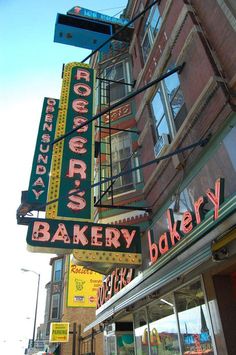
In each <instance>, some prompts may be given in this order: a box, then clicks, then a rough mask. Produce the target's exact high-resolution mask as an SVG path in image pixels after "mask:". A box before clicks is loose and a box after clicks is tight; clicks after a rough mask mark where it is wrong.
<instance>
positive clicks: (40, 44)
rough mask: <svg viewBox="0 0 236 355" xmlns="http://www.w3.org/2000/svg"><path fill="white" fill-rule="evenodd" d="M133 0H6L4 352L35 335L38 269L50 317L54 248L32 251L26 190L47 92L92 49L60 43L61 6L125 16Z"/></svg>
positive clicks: (0, 67) (56, 93)
mask: <svg viewBox="0 0 236 355" xmlns="http://www.w3.org/2000/svg"><path fill="white" fill-rule="evenodd" d="M126 4H127V0H110V1H103V2H101V1H98V0H78V2H75V1H72V0H66V1H65V0H64V1H63V0H40V1H32V0H0V34H1V35H0V124H1V130H0V164H1V174H0V198H1V203H0V216H1V217H0V223H1V251H2V252H1V254H0V273H1V277H0V281H1V291H0V315H1V331H0V353H1V354H5V353H6V354H14V355H22V354H24V349H25V348H26V347H27V344H28V339H29V338H32V335H33V323H34V311H35V302H36V291H37V275H36V274H35V273H33V272H22V271H21V268H25V269H29V270H32V271H34V272H36V273H40V275H41V283H40V290H39V304H38V317H37V325H39V324H40V323H42V322H43V316H44V307H45V297H46V292H45V285H46V283H47V282H49V281H50V278H51V267H50V265H49V261H50V258H51V257H53V256H54V255H53V254H39V253H30V252H29V251H27V245H26V233H27V227H26V226H20V225H17V222H16V210H17V208H18V207H19V205H20V199H21V191H24V190H27V189H28V184H29V178H30V173H31V166H32V159H33V154H34V148H35V143H36V138H37V131H38V125H39V120H40V116H41V110H42V103H43V98H44V97H52V98H58V99H59V98H60V90H61V72H62V65H63V63H65V64H66V63H69V62H74V61H82V60H83V59H84V58H85V57H86V56H87V55H88V54H89V53H90V52H89V51H87V50H83V49H80V48H76V47H71V46H65V45H62V44H59V43H54V42H53V37H54V26H55V19H56V14H57V13H62V14H66V12H67V11H68V10H70V9H71V8H72V7H73V6H81V7H85V8H87V9H91V10H94V11H98V12H101V13H104V14H107V15H110V16H117V17H119V12H120V11H122V9H123V8H124V7H125V5H126Z"/></svg>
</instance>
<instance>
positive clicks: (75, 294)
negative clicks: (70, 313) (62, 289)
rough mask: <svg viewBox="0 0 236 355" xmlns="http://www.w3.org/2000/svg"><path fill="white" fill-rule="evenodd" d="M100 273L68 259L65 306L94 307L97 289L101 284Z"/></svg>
mask: <svg viewBox="0 0 236 355" xmlns="http://www.w3.org/2000/svg"><path fill="white" fill-rule="evenodd" d="M102 278H103V276H102V275H101V274H98V273H97V272H94V271H91V270H88V269H85V268H84V267H81V266H78V265H75V264H74V263H73V262H71V261H70V265H69V273H68V284H67V307H77V308H91V307H92V308H96V303H97V289H98V287H100V286H101V285H102Z"/></svg>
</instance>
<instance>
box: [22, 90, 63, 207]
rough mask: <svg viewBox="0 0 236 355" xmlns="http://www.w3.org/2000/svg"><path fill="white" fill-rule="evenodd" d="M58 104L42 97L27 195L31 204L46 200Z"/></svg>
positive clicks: (40, 203)
mask: <svg viewBox="0 0 236 355" xmlns="http://www.w3.org/2000/svg"><path fill="white" fill-rule="evenodd" d="M58 106H59V100H56V99H51V98H47V97H46V98H44V102H43V109H42V114H41V120H40V124H39V130H38V137H37V142H36V147H35V153H34V159H33V165H32V171H31V177H30V182H29V188H28V195H27V200H28V201H27V202H29V203H31V204H39V205H43V204H45V203H46V200H47V191H48V182H49V172H50V167H51V159H52V146H51V143H52V141H53V140H54V135H55V129H56V121H57V115H58Z"/></svg>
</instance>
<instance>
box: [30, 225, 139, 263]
mask: <svg viewBox="0 0 236 355" xmlns="http://www.w3.org/2000/svg"><path fill="white" fill-rule="evenodd" d="M26 241H27V244H28V248H29V249H30V250H31V251H33V252H40V253H43V252H49V253H55V254H65V253H67V254H69V253H71V252H72V250H74V252H75V251H76V252H77V253H78V255H77V258H78V259H79V260H80V259H82V261H83V260H85V261H92V262H101V263H104V259H105V261H106V263H107V264H113V263H118V264H132V265H140V264H141V239H140V230H139V227H136V226H135V227H134V226H117V225H109V224H94V223H89V222H87V223H86V222H77V221H61V220H49V219H37V220H32V221H31V222H30V223H29V226H28V233H27V240H26Z"/></svg>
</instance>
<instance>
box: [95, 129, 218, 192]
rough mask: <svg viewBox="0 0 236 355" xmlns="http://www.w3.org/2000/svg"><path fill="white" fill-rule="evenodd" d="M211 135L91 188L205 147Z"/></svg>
mask: <svg viewBox="0 0 236 355" xmlns="http://www.w3.org/2000/svg"><path fill="white" fill-rule="evenodd" d="M210 137H211V135H208V136H207V137H206V138H205V139H202V140H201V141H199V142H197V143H193V144H190V145H188V146H186V147H182V148H179V149H176V150H175V151H174V152H171V153H168V154H165V155H163V156H161V157H159V158H156V159H153V160H150V161H149V162H147V163H145V164H142V165H139V166H136V167H135V168H132V169H129V170H126V171H125V172H123V173H122V172H121V173H119V174H117V175H114V176H112V177H111V178H106V179H104V180H102V181H100V182H96V183H94V184H92V185H91V187H95V186H98V185H100V184H105V183H107V182H108V181H112V180H114V179H117V178H118V177H120V176H124V175H126V174H130V173H132V172H134V171H136V170H139V169H142V168H145V167H146V166H149V165H152V164H155V163H159V162H160V161H162V160H165V159H167V158H170V157H172V156H173V155H176V154H180V153H183V152H185V151H186V150H189V149H192V148H196V147H198V146H201V147H203V146H205V145H206V144H207V143H208V142H209V139H210Z"/></svg>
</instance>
